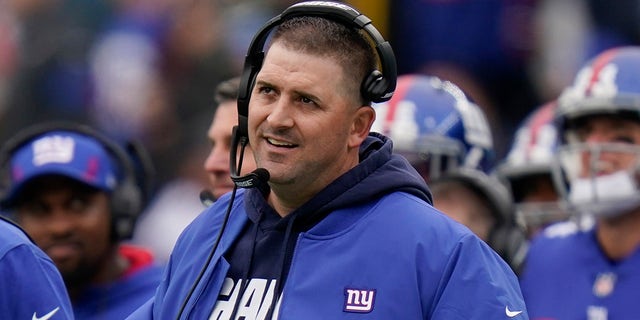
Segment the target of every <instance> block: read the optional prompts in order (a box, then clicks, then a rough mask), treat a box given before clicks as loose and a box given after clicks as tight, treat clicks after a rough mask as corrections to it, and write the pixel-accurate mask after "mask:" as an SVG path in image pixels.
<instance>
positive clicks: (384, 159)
mask: <svg viewBox="0 0 640 320" xmlns="http://www.w3.org/2000/svg"><path fill="white" fill-rule="evenodd" d="M392 192H406V193H409V194H412V195H414V196H416V197H418V198H420V199H423V200H424V201H426V202H427V203H429V204H433V201H432V196H431V192H430V191H429V188H428V187H427V184H426V182H425V181H424V179H423V178H422V177H421V176H420V174H419V173H418V172H417V171H416V170H415V169H414V168H413V167H412V166H411V164H410V163H409V162H408V161H407V160H406V159H405V158H404V157H402V156H400V155H397V154H394V153H393V142H392V141H391V139H389V138H388V137H386V136H384V135H382V134H379V133H376V132H371V133H370V134H369V136H368V137H367V139H366V140H365V141H364V142H363V144H362V145H361V146H360V163H359V164H358V165H357V166H356V167H354V168H353V169H351V170H349V171H348V172H346V173H345V174H343V175H342V176H340V177H339V178H338V179H336V180H335V181H333V182H332V183H331V184H329V185H328V186H327V187H326V188H324V189H323V190H322V191H321V192H319V193H318V194H317V195H316V196H314V197H313V198H311V200H309V201H308V202H307V203H305V204H304V205H302V206H301V207H300V208H298V209H296V210H295V211H293V212H292V213H291V214H290V216H295V217H296V218H295V220H296V224H297V225H299V226H300V224H302V225H304V227H303V228H302V230H305V229H308V228H310V227H311V226H313V225H314V224H315V223H317V222H318V221H320V220H322V218H324V217H325V216H326V215H327V214H329V213H330V212H331V211H334V210H337V209H341V208H345V207H352V206H357V205H359V204H362V203H365V202H368V201H371V200H372V199H376V198H379V197H381V196H383V195H385V194H389V193H392ZM246 197H247V198H246V199H247V200H248V201H247V202H246V204H247V205H246V209H247V213H248V215H249V218H250V219H251V220H252V221H253V222H254V223H255V222H257V221H259V220H260V216H261V212H263V213H264V210H269V209H270V210H273V209H271V208H270V207H269V208H265V207H264V206H265V205H266V200H265V199H264V196H263V195H262V194H261V193H260V192H259V191H258V190H256V189H249V190H247V193H246ZM266 206H267V207H268V205H266Z"/></svg>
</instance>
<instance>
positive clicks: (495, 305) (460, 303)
mask: <svg viewBox="0 0 640 320" xmlns="http://www.w3.org/2000/svg"><path fill="white" fill-rule="evenodd" d="M438 296H439V298H438V300H439V301H440V302H441V303H436V304H435V306H434V310H433V311H432V313H431V315H432V317H431V319H433V320H436V319H441V320H444V319H448V320H451V319H454V320H455V319H460V320H471V319H477V320H484V319H514V320H526V319H529V316H528V314H527V310H526V306H525V303H524V299H523V298H522V292H521V290H520V286H519V283H518V280H517V277H516V275H515V274H514V273H513V271H512V270H511V268H510V267H509V266H508V265H507V263H506V262H505V261H504V260H503V259H502V258H500V256H499V255H498V254H497V253H495V251H493V250H492V249H491V248H490V247H489V246H488V245H487V244H486V243H484V242H483V241H482V240H480V239H479V238H477V237H475V236H473V235H467V236H464V237H463V238H462V239H461V240H460V241H459V242H458V244H457V246H456V250H454V253H453V254H452V255H451V256H450V259H449V261H448V262H447V265H446V269H445V273H444V277H443V279H442V282H441V286H440V287H439V293H438Z"/></svg>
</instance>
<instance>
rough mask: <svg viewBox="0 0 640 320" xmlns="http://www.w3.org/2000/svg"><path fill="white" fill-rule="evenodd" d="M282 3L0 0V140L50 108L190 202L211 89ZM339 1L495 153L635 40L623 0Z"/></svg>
mask: <svg viewBox="0 0 640 320" xmlns="http://www.w3.org/2000/svg"><path fill="white" fill-rule="evenodd" d="M294 2H295V1H291V0H270V1H258V0H244V1H243V0H237V1H228V0H95V1H83V0H5V1H1V2H0V141H3V140H6V139H7V138H8V137H9V136H11V135H12V134H13V133H15V132H16V131H18V130H19V129H21V128H24V127H25V126H27V125H30V124H34V123H38V122H42V121H44V120H52V119H59V120H74V121H79V122H83V123H88V124H90V125H91V126H93V127H95V128H96V129H98V130H100V131H103V132H105V133H106V134H107V135H109V136H111V137H113V138H115V139H119V140H123V141H124V140H130V139H136V140H138V141H140V142H141V143H142V144H143V145H144V147H145V148H146V149H147V150H148V151H149V154H150V158H151V161H152V163H153V165H154V167H155V173H154V174H153V184H152V186H153V187H152V190H151V194H152V195H158V194H165V195H167V194H169V195H171V196H169V197H170V199H174V198H172V197H175V199H182V201H187V200H184V199H185V197H184V194H190V195H192V196H190V197H191V198H189V199H191V200H192V202H193V203H194V204H193V207H194V208H196V207H197V205H198V204H199V200H198V199H197V193H194V192H193V190H202V189H203V188H204V187H205V186H206V184H207V177H206V175H205V174H203V169H202V164H203V161H204V159H205V158H206V155H207V153H208V152H209V147H210V146H209V142H208V141H207V137H206V132H207V128H208V126H209V124H210V121H211V117H212V115H213V113H214V111H215V110H214V109H215V103H214V101H213V95H214V94H213V92H214V88H215V87H216V85H217V84H219V83H220V82H221V81H223V80H225V79H228V78H230V77H233V76H237V75H239V74H240V72H241V69H242V64H243V59H244V55H245V52H246V48H247V47H248V45H249V42H250V40H251V37H252V36H253V34H254V33H255V32H256V30H257V29H258V28H259V27H260V26H261V25H263V24H264V23H265V22H266V21H267V20H268V19H269V18H270V17H273V16H274V15H276V14H277V13H279V12H281V11H282V10H283V9H284V8H286V7H287V6H288V5H290V4H291V3H294ZM348 2H349V3H351V4H353V5H354V6H356V7H357V8H359V9H360V10H361V11H362V12H363V13H365V14H366V15H368V16H370V17H372V18H373V19H374V20H376V21H374V22H375V23H376V25H378V26H381V27H380V29H381V31H382V32H383V33H384V35H385V37H387V38H388V39H390V42H391V44H392V46H393V48H394V51H395V54H396V57H397V61H398V73H399V74H409V73H420V74H428V75H433V76H437V77H439V78H441V79H443V80H449V81H451V82H453V83H455V84H457V85H458V86H460V88H461V89H462V90H463V91H464V92H465V93H467V94H468V95H469V96H470V98H471V99H473V100H474V101H475V102H476V103H477V104H478V105H479V106H480V107H481V108H482V109H483V111H484V112H485V114H486V116H487V118H488V121H489V124H490V127H491V128H490V129H491V131H492V135H493V137H494V149H495V153H496V154H495V156H496V159H501V158H502V157H504V156H505V155H506V153H507V151H508V148H509V146H510V145H511V143H512V142H513V141H512V140H513V136H514V134H515V131H516V129H517V126H518V124H519V123H521V122H522V121H523V120H524V118H525V117H526V115H528V114H529V113H530V112H532V111H533V110H534V109H535V108H536V107H537V106H540V105H542V104H543V103H545V102H547V101H550V100H552V99H554V98H555V97H557V96H558V95H559V93H560V92H561V90H562V89H563V88H564V87H566V86H567V85H569V84H570V82H571V80H572V77H573V76H574V74H575V73H576V71H577V69H578V68H579V66H581V65H582V64H583V63H584V62H585V61H587V60H588V59H589V58H591V57H592V56H593V55H595V54H596V53H598V52H601V51H602V50H604V49H606V48H609V47H613V46H619V45H624V44H635V43H638V42H639V40H640V32H639V31H638V30H640V26H638V24H640V19H638V17H637V15H638V13H639V12H640V10H638V9H640V8H639V7H640V4H639V3H638V2H637V1H628V0H624V1H615V2H608V1H603V0H565V1H553V0H507V1H505V0H483V1H472V0H466V1H441V0H440V1H438V0H430V1H417V0H394V1H375V2H371V1H348ZM605 6H606V10H603V8H604V7H605ZM166 188H176V189H177V191H175V190H174V192H173V193H172V192H170V190H169V191H167V190H165V189H166ZM180 190H182V191H180ZM185 190H187V191H185ZM163 191H164V192H163ZM163 203H174V201H172V200H169V201H167V200H164V202H163ZM163 206H164V207H166V205H162V206H160V207H163ZM194 210H195V209H194Z"/></svg>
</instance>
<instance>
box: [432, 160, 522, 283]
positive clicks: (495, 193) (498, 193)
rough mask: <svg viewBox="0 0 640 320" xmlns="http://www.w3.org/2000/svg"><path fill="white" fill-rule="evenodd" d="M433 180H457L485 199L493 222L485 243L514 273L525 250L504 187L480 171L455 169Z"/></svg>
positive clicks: (511, 200) (511, 202) (510, 198)
mask: <svg viewBox="0 0 640 320" xmlns="http://www.w3.org/2000/svg"><path fill="white" fill-rule="evenodd" d="M437 181H460V182H462V183H464V184H466V185H467V186H468V187H470V188H471V189H473V190H474V192H476V193H477V194H478V195H480V196H481V197H483V198H485V200H487V202H488V203H489V208H490V209H491V213H492V214H493V217H494V219H495V221H496V223H495V224H494V225H493V226H492V227H491V229H490V230H489V239H488V240H487V244H489V246H490V247H491V248H493V249H494V250H495V251H496V252H497V253H498V254H499V255H500V256H501V257H502V258H503V259H504V260H505V261H506V262H507V263H508V264H509V265H510V266H511V268H512V269H513V271H514V272H515V273H516V274H518V273H519V272H520V271H521V269H522V267H523V264H524V259H525V257H526V253H527V250H528V247H529V246H528V240H527V236H526V233H525V231H524V230H523V229H522V228H521V227H520V226H519V225H518V224H517V223H516V220H515V217H514V215H515V207H514V202H513V199H512V197H511V194H510V193H509V190H508V189H507V187H506V186H505V185H504V184H502V183H501V181H500V180H498V179H497V178H495V177H493V176H490V175H487V174H485V173H484V172H482V171H479V170H475V169H468V168H458V169H456V170H455V171H452V172H448V173H445V174H444V175H443V176H442V177H440V178H438V179H437Z"/></svg>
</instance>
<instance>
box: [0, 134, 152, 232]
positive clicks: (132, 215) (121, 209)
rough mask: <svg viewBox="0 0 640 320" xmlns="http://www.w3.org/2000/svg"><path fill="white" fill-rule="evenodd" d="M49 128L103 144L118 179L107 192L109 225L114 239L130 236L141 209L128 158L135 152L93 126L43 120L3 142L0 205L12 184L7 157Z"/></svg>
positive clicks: (0, 154) (140, 201)
mask: <svg viewBox="0 0 640 320" xmlns="http://www.w3.org/2000/svg"><path fill="white" fill-rule="evenodd" d="M52 131H60V132H70V133H76V134H79V135H83V136H87V137H89V138H92V139H94V140H96V141H98V143H100V145H102V146H103V147H104V149H105V150H106V151H107V153H108V154H109V155H110V156H111V158H112V159H113V160H115V161H114V163H115V164H116V165H117V166H118V167H119V168H118V170H119V171H120V172H118V173H119V175H120V176H119V177H117V178H118V179H117V180H118V182H117V184H116V186H115V188H114V189H113V191H112V192H111V195H110V207H111V227H112V235H113V237H115V240H117V241H120V240H126V239H130V238H131V237H132V235H133V231H134V228H135V223H136V220H137V218H138V215H139V214H140V211H141V210H142V206H143V195H142V192H141V190H140V187H139V182H140V181H139V180H138V178H137V175H136V167H135V165H134V163H133V162H132V158H130V157H131V156H132V155H130V154H129V153H128V152H137V151H134V150H133V149H132V150H130V151H127V150H125V149H124V147H123V146H120V145H119V144H118V143H116V142H115V141H113V140H112V139H110V138H107V137H106V136H105V135H103V134H100V133H99V132H97V131H95V130H93V129H92V128H91V127H89V126H87V125H83V124H78V123H71V122H45V123H39V124H35V125H33V126H30V127H27V128H25V129H23V130H21V131H19V132H18V133H17V134H15V135H14V136H13V137H11V138H9V140H7V141H6V142H4V143H3V145H2V147H1V148H0V170H1V172H2V175H1V177H2V181H1V183H2V184H1V185H0V199H2V203H0V206H2V207H3V209H7V208H6V203H4V201H5V199H6V197H7V196H8V192H9V190H10V189H11V186H12V181H11V180H12V179H11V169H10V168H11V158H12V157H13V154H14V152H16V151H17V150H18V149H19V148H21V147H22V146H24V145H26V144H28V143H30V142H31V141H33V140H34V139H36V138H38V137H39V136H42V135H44V134H46V133H49V132H52ZM141 159H142V158H141Z"/></svg>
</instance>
